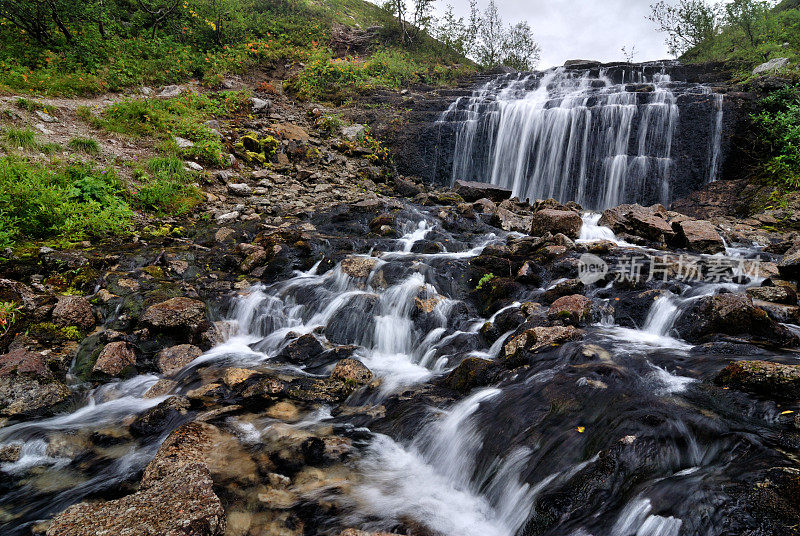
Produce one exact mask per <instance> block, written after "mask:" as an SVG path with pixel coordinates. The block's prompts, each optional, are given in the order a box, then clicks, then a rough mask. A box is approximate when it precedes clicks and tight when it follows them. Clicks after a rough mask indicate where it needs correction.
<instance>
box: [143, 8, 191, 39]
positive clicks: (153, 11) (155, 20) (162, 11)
mask: <svg viewBox="0 0 800 536" xmlns="http://www.w3.org/2000/svg"><path fill="white" fill-rule="evenodd" d="M180 2H181V0H136V3H137V4H139V8H140V9H141V10H142V11H144V12H145V13H147V14H148V15H150V18H151V19H152V20H151V22H150V24H149V25H148V27H149V28H152V29H153V37H154V38H155V36H156V30H158V27H159V26H160V25H161V24H163V23H164V22H166V21H167V20H168V19H169V18H170V17H171V16H172V15H174V14H175V13H176V12H177V11H178V6H179V5H180Z"/></svg>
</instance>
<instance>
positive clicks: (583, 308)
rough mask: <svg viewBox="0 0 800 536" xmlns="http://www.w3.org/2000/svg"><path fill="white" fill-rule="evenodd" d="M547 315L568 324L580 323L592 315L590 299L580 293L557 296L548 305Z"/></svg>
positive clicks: (586, 320)
mask: <svg viewBox="0 0 800 536" xmlns="http://www.w3.org/2000/svg"><path fill="white" fill-rule="evenodd" d="M547 316H548V317H550V319H552V320H563V321H564V322H568V323H570V324H582V323H585V322H588V321H589V320H590V319H591V317H592V300H590V299H589V298H587V297H586V296H583V295H581V294H573V295H572V296H564V297H561V298H558V299H557V300H556V301H554V302H553V304H552V305H551V306H550V310H549V311H548V313H547Z"/></svg>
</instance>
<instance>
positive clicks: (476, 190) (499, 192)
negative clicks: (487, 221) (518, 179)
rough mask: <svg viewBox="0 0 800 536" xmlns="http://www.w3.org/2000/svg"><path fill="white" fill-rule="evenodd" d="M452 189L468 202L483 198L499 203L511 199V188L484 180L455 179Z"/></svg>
mask: <svg viewBox="0 0 800 536" xmlns="http://www.w3.org/2000/svg"><path fill="white" fill-rule="evenodd" d="M453 190H454V191H455V192H456V193H457V194H458V195H460V196H461V197H463V198H464V200H465V201H470V202H473V201H477V200H479V199H484V198H485V199H490V200H492V201H493V202H495V203H500V202H501V201H505V200H506V199H511V190H506V189H505V188H501V187H499V186H495V185H494V184H488V183H484V182H471V181H456V183H455V185H454V186H453Z"/></svg>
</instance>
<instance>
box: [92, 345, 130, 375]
mask: <svg viewBox="0 0 800 536" xmlns="http://www.w3.org/2000/svg"><path fill="white" fill-rule="evenodd" d="M135 367H136V354H135V353H134V351H133V348H132V347H131V345H130V344H128V343H127V342H124V341H118V342H112V343H109V344H107V345H106V346H105V347H104V348H103V351H102V352H100V356H99V357H98V358H97V361H96V362H95V364H94V367H92V372H93V373H95V374H98V373H99V374H105V375H107V376H112V377H117V376H120V375H121V374H123V373H125V372H130V371H132V370H133V369H134V368H135Z"/></svg>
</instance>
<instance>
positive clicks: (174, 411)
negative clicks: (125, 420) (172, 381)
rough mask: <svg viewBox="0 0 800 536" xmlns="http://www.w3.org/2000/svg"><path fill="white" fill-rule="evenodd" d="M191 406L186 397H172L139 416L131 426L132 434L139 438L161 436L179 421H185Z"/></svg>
mask: <svg viewBox="0 0 800 536" xmlns="http://www.w3.org/2000/svg"><path fill="white" fill-rule="evenodd" d="M189 406H190V403H189V400H188V399H187V398H186V397H185V396H171V397H169V398H167V399H166V400H164V401H162V402H161V403H159V404H158V405H156V406H154V407H152V408H150V409H148V410H147V411H145V412H143V413H141V414H139V415H138V416H137V417H136V418H135V419H134V421H133V422H132V423H131V425H130V431H131V434H133V435H134V436H137V437H150V436H153V435H156V434H160V433H162V432H163V431H164V430H166V429H167V428H169V427H170V426H174V425H175V423H176V422H177V421H179V419H183V418H184V416H185V415H186V414H187V413H188V411H189Z"/></svg>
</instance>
